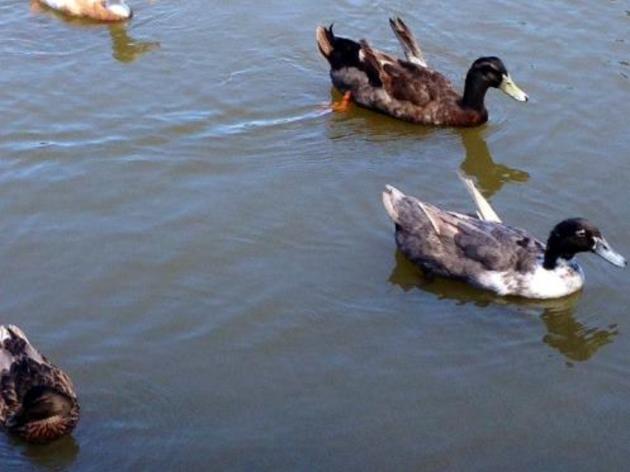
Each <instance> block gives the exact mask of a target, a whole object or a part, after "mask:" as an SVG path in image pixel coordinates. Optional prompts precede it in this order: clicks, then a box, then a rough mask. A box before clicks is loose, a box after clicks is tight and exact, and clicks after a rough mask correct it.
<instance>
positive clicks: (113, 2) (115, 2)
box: [38, 0, 133, 21]
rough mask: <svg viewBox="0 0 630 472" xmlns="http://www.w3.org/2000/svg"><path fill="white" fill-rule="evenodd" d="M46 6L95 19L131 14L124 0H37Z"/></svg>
mask: <svg viewBox="0 0 630 472" xmlns="http://www.w3.org/2000/svg"><path fill="white" fill-rule="evenodd" d="M38 1H40V2H41V3H43V4H44V5H46V6H49V7H50V8H53V9H55V10H59V11H60V12H62V13H66V14H68V15H72V16H82V17H86V18H91V19H93V20H97V21H122V20H128V19H129V18H131V17H132V16H133V12H132V10H131V8H130V7H129V5H127V3H125V0H38Z"/></svg>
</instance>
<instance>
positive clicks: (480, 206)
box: [459, 173, 501, 223]
mask: <svg viewBox="0 0 630 472" xmlns="http://www.w3.org/2000/svg"><path fill="white" fill-rule="evenodd" d="M459 178H460V179H461V181H462V182H463V183H464V186H465V187H466V190H468V193H470V196H471V197H472V199H473V202H475V206H476V207H477V216H478V217H479V219H480V220H483V221H492V222H494V223H501V218H499V215H497V214H496V212H495V211H494V210H493V208H492V206H491V205H490V203H489V202H488V200H486V199H485V198H484V196H483V195H481V192H480V191H479V190H478V189H477V187H476V186H475V183H474V182H473V181H472V179H470V178H468V177H466V176H464V175H463V174H461V173H460V174H459Z"/></svg>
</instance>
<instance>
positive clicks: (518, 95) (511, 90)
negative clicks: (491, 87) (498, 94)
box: [499, 74, 529, 102]
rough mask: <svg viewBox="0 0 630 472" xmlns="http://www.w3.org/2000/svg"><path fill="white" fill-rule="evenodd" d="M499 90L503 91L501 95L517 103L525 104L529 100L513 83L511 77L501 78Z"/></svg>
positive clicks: (508, 75)
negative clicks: (507, 96) (503, 94)
mask: <svg viewBox="0 0 630 472" xmlns="http://www.w3.org/2000/svg"><path fill="white" fill-rule="evenodd" d="M499 88H500V89H501V90H502V91H503V93H505V94H506V95H509V96H510V97H512V98H513V99H514V100H518V101H519V102H526V101H527V100H529V97H528V96H527V94H526V93H525V92H523V91H522V90H521V89H520V88H519V87H518V85H516V84H515V83H514V81H513V80H512V77H510V74H506V75H504V76H503V80H501V83H500V84H499Z"/></svg>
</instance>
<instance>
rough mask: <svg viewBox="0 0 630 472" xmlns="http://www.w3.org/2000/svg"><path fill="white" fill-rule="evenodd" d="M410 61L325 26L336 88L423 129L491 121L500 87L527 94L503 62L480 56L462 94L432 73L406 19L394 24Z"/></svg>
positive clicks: (320, 37)
mask: <svg viewBox="0 0 630 472" xmlns="http://www.w3.org/2000/svg"><path fill="white" fill-rule="evenodd" d="M389 22H390V25H391V27H392V29H393V31H394V33H395V34H396V37H397V38H398V40H399V42H400V44H401V46H402V48H403V50H404V53H405V59H399V58H396V57H394V56H391V55H389V54H386V53H384V52H381V51H377V50H376V49H372V48H371V47H370V45H369V44H368V43H367V41H365V40H361V41H359V42H356V41H353V40H350V39H347V38H342V37H338V36H335V35H334V33H333V28H332V25H331V26H330V27H329V28H324V27H323V26H319V27H318V28H317V31H316V39H317V45H318V47H319V50H320V52H321V53H322V55H323V56H324V57H325V58H326V59H327V60H328V62H329V64H330V77H331V79H332V82H333V85H334V86H335V87H336V88H338V89H339V90H340V91H341V92H344V93H345V94H346V95H345V101H346V102H347V101H348V100H349V99H350V97H351V98H352V99H353V100H354V101H355V102H356V103H357V104H358V105H360V106H362V107H365V108H371V109H373V110H376V111H380V112H382V113H385V114H387V115H391V116H393V117H395V118H399V119H401V120H406V121H410V122H412V123H418V124H423V125H436V126H476V125H480V124H482V123H485V122H486V121H487V120H488V111H487V110H486V107H485V105H484V98H485V96H486V92H487V91H488V88H490V87H495V88H499V89H501V90H502V91H503V92H505V93H506V94H508V95H509V96H511V97H512V98H514V99H515V100H518V101H520V102H525V101H527V100H528V97H527V94H525V92H523V91H522V90H521V89H520V88H518V87H517V86H516V84H515V83H514V82H513V81H512V79H511V78H510V74H509V73H508V71H507V69H506V68H505V65H504V64H503V62H502V61H501V59H499V58H498V57H480V58H479V59H477V60H476V61H475V62H473V64H472V66H471V67H470V69H469V71H468V74H467V75H466V82H465V86H464V93H463V95H460V94H459V93H458V92H457V91H456V90H455V89H454V88H453V85H452V84H451V82H450V81H449V80H448V79H447V78H446V77H444V76H443V75H442V74H440V73H439V72H437V71H435V70H433V69H431V68H430V67H429V66H428V65H427V62H426V61H425V59H424V56H423V54H422V51H421V50H420V46H419V45H418V42H417V41H416V39H415V38H414V36H413V34H412V33H411V31H410V29H409V28H408V27H407V25H406V24H405V23H404V22H403V21H402V20H401V19H400V18H396V19H390V20H389Z"/></svg>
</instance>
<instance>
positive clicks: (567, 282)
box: [477, 261, 584, 299]
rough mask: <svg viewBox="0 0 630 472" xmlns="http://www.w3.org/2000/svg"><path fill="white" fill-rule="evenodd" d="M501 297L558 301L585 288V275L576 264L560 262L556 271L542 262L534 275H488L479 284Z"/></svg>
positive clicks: (532, 273)
mask: <svg viewBox="0 0 630 472" xmlns="http://www.w3.org/2000/svg"><path fill="white" fill-rule="evenodd" d="M477 282H478V283H479V284H480V285H481V286H483V287H485V288H486V289H488V290H492V291H493V292H496V293H498V294H499V295H517V296H521V297H527V298H538V299H545V298H559V297H564V296H566V295H569V294H571V293H574V292H577V291H578V290H579V289H581V288H582V286H583V285H584V272H583V271H582V269H581V267H580V266H579V265H578V264H577V263H575V262H573V261H568V262H567V261H559V262H558V265H557V267H556V268H555V269H554V270H547V269H545V268H544V267H543V266H542V261H541V262H540V263H539V264H537V265H536V269H535V270H534V271H533V272H527V273H525V274H523V273H520V272H516V271H506V272H497V271H486V272H484V273H483V274H482V275H481V276H480V277H479V280H478V281H477Z"/></svg>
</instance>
